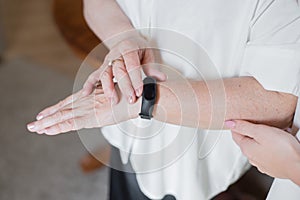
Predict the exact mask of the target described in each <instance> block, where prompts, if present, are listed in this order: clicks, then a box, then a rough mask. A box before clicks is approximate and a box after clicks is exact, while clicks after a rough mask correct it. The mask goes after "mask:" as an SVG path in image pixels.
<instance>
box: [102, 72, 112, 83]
mask: <svg viewBox="0 0 300 200" xmlns="http://www.w3.org/2000/svg"><path fill="white" fill-rule="evenodd" d="M110 79H111V75H110V73H109V72H108V70H104V71H103V72H102V74H101V82H103V83H104V82H106V81H108V80H110Z"/></svg>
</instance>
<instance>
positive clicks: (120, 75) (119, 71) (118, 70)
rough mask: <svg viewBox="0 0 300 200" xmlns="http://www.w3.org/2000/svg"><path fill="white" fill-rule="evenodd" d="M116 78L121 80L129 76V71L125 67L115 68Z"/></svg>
mask: <svg viewBox="0 0 300 200" xmlns="http://www.w3.org/2000/svg"><path fill="white" fill-rule="evenodd" d="M113 72H114V76H115V77H116V79H118V80H120V79H122V78H123V77H125V76H126V75H127V70H126V69H125V68H124V67H113Z"/></svg>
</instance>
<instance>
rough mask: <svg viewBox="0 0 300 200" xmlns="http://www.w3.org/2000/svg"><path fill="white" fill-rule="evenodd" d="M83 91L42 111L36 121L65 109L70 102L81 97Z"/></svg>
mask: <svg viewBox="0 0 300 200" xmlns="http://www.w3.org/2000/svg"><path fill="white" fill-rule="evenodd" d="M83 96H84V94H83V91H82V90H80V91H78V92H76V93H75V94H73V95H70V96H68V97H67V98H65V99H64V100H62V101H60V102H58V103H57V104H55V105H53V106H50V107H48V108H46V109H44V110H42V111H41V112H40V113H39V114H38V115H37V116H36V119H37V120H41V119H43V118H45V117H48V116H49V115H52V114H53V113H55V112H57V111H58V110H59V109H61V108H63V107H65V106H66V105H68V104H71V103H72V102H74V101H76V100H77V99H79V98H81V97H83Z"/></svg>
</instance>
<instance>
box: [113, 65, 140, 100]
mask: <svg viewBox="0 0 300 200" xmlns="http://www.w3.org/2000/svg"><path fill="white" fill-rule="evenodd" d="M112 68H113V75H114V76H115V78H116V79H117V82H118V86H119V88H120V90H121V93H122V94H123V95H124V96H125V98H126V99H127V101H128V102H129V103H133V102H135V101H136V96H135V92H134V89H133V87H132V83H131V81H130V78H129V75H128V73H127V70H126V68H125V65H124V62H122V61H120V60H117V61H115V62H114V65H113V67H112Z"/></svg>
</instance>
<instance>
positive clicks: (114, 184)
mask: <svg viewBox="0 0 300 200" xmlns="http://www.w3.org/2000/svg"><path fill="white" fill-rule="evenodd" d="M110 162H111V166H113V167H116V168H117V169H118V170H116V169H113V168H110V192H109V199H110V200H150V199H149V198H148V197H146V196H145V195H144V194H143V193H142V191H141V190H140V188H139V185H138V183H137V180H136V174H135V173H133V170H132V167H131V164H130V162H128V163H127V164H126V165H123V164H122V161H121V157H120V152H119V150H118V149H117V148H115V147H112V148H111V160H110ZM119 170H120V171H119ZM162 200H176V199H175V198H174V196H172V195H166V196H165V197H164V198H163V199H162Z"/></svg>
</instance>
